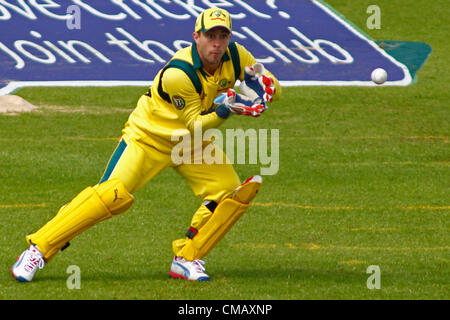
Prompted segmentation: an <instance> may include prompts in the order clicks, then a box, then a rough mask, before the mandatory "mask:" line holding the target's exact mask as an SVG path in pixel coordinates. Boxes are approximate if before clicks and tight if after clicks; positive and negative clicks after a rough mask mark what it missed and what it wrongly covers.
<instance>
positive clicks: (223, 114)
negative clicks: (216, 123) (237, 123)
mask: <svg viewBox="0 0 450 320" xmlns="http://www.w3.org/2000/svg"><path fill="white" fill-rule="evenodd" d="M216 113H217V115H218V116H219V118H222V119H227V118H228V117H229V116H230V114H231V111H230V110H229V109H228V108H227V107H225V105H223V104H221V105H220V106H218V107H217V108H216Z"/></svg>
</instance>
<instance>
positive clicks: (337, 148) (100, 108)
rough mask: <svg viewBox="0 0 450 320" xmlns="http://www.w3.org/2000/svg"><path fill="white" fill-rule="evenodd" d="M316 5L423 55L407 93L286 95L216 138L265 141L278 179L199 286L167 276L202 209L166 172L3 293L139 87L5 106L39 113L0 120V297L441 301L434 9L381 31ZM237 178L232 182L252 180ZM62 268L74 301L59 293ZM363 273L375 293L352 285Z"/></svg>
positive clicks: (401, 11) (443, 270) (443, 232)
mask: <svg viewBox="0 0 450 320" xmlns="http://www.w3.org/2000/svg"><path fill="white" fill-rule="evenodd" d="M327 2H328V3H329V4H330V5H331V6H333V7H334V8H335V9H336V10H338V11H339V12H341V13H342V14H343V15H345V16H346V17H347V18H348V19H349V20H350V21H352V22H353V23H355V24H356V25H357V26H358V27H360V28H361V29H362V30H363V31H364V32H366V33H367V34H369V35H370V36H371V37H372V38H374V39H375V40H404V41H422V42H426V43H428V44H430V45H431V46H432V48H433V53H432V54H431V56H430V57H429V59H428V61H427V62H426V63H425V65H424V66H423V67H422V69H421V70H420V71H419V73H418V79H419V80H418V82H417V83H415V84H414V85H411V86H409V87H400V88H397V87H382V88H362V87H346V88H338V87H302V88H284V91H283V98H282V100H281V101H279V102H276V103H274V104H273V105H272V107H271V108H270V109H269V111H268V112H267V113H265V114H264V115H263V116H262V117H261V118H258V119H249V118H247V117H237V116H235V117H233V118H232V119H231V120H229V121H227V122H226V123H225V125H224V126H222V127H221V128H222V129H226V128H238V127H242V128H255V129H262V128H272V129H279V132H280V168H279V172H278V174H277V175H273V176H266V177H265V180H264V183H263V186H262V189H261V192H260V194H259V195H258V197H257V199H256V201H255V203H254V205H253V206H252V207H251V208H250V209H249V210H248V212H247V213H246V215H245V216H244V217H243V218H242V219H241V220H240V221H239V222H238V223H237V224H236V225H235V227H234V228H233V229H232V230H231V231H230V233H229V234H227V235H226V237H225V238H224V239H223V240H222V241H221V242H220V243H219V244H218V246H217V247H216V248H215V249H214V250H213V251H212V252H211V253H210V254H209V255H208V256H207V257H206V259H205V260H206V261H207V265H206V266H207V272H208V273H209V274H210V276H211V277H212V281H210V282H208V283H188V282H184V281H177V280H172V279H169V278H168V275H167V273H168V270H169V266H170V262H171V259H172V251H171V241H172V240H173V239H177V238H179V237H182V236H183V234H184V232H185V230H186V228H187V226H188V224H189V222H190V218H191V216H192V214H193V212H194V211H195V210H196V209H197V207H198V206H199V205H200V200H199V199H197V198H195V196H194V195H193V193H192V192H191V190H190V188H189V186H188V185H187V183H186V182H185V181H183V180H182V178H181V177H180V176H179V175H177V174H176V173H175V171H174V170H168V171H164V172H163V173H162V174H160V175H159V176H157V177H156V178H154V179H153V180H152V181H151V182H150V183H149V184H148V185H147V186H145V187H144V188H143V189H141V190H139V191H138V192H137V193H136V194H135V196H136V202H135V204H134V206H133V207H132V208H131V209H130V210H129V211H128V212H127V213H125V214H122V215H120V216H117V217H115V218H114V219H110V220H108V221H105V222H102V223H100V224H98V225H96V226H95V227H94V228H92V229H90V230H89V231H87V232H85V233H83V234H82V235H80V236H79V237H77V238H76V239H74V240H73V241H72V245H71V246H70V247H69V248H68V249H67V250H66V251H64V252H62V253H61V254H59V255H58V256H57V257H56V258H55V259H54V260H53V261H52V262H51V263H50V264H48V265H47V266H46V268H45V269H44V270H42V271H40V272H38V274H37V276H36V279H35V281H34V282H32V283H27V284H22V283H18V282H16V281H15V280H14V279H13V278H12V277H11V275H10V271H9V270H10V268H11V265H12V264H13V263H14V261H15V259H16V258H17V256H18V255H19V254H20V253H21V252H22V250H24V249H25V248H26V243H25V241H24V236H25V235H26V234H28V233H31V232H34V231H36V230H37V229H38V228H39V227H40V226H42V225H43V224H44V223H45V222H46V221H48V220H49V219H50V218H52V217H53V216H54V214H55V213H56V212H57V210H58V209H59V207H60V206H61V205H63V204H65V203H66V202H68V201H70V200H71V199H72V198H73V197H74V196H75V195H76V194H77V193H78V192H80V191H81V190H82V189H84V188H85V187H86V186H89V185H94V184H96V183H97V182H98V180H99V178H100V176H101V175H102V173H103V170H104V168H105V165H106V163H107V161H108V159H109V157H110V155H111V153H112V152H113V151H114V149H115V147H116V144H117V137H119V136H120V134H121V129H122V126H123V124H124V123H125V121H126V119H127V117H128V114H129V112H130V111H131V110H132V109H133V107H134V106H135V104H136V101H137V99H138V97H139V96H140V95H141V94H142V93H143V92H144V91H145V88H135V87H117V88H24V89H21V90H20V91H18V92H16V93H15V94H17V95H19V96H22V97H24V98H25V99H27V100H28V101H29V102H31V103H33V104H35V105H38V106H41V108H40V109H39V111H36V112H31V113H24V114H20V115H18V116H5V115H0V146H1V147H0V159H1V161H0V181H1V183H0V219H1V224H0V242H1V247H2V249H1V250H0V299H165V300H166V299H167V300H175V299H219V300H220V299H272V300H278V299H283V300H303V299H449V298H450V244H449V242H450V237H449V228H450V223H449V221H450V220H449V213H450V196H449V194H450V184H449V181H450V180H449V174H450V169H449V165H450V162H449V161H450V148H449V146H450V145H449V136H450V130H449V121H450V116H449V101H450V94H449V76H448V74H449V72H450V70H449V69H450V68H449V65H448V52H449V50H450V45H449V43H448V41H446V39H447V38H448V33H449V27H448V26H449V25H450V23H449V22H450V21H449V11H448V1H446V0H436V1H433V3H432V4H430V2H429V1H425V0H414V1H388V0H378V1H376V4H377V5H379V6H380V8H381V10H382V28H381V29H380V30H367V29H366V27H365V21H366V19H367V14H366V8H367V7H368V6H369V5H370V4H372V2H373V1H366V0H363V1H357V3H356V2H355V1H351V2H350V1H344V0H329V1H327ZM350 3H351V4H350ZM54 106H59V108H56V107H54ZM235 167H236V170H237V172H238V173H239V175H240V177H241V179H245V178H246V177H248V176H250V175H253V174H257V173H259V166H258V165H236V166H235ZM70 265H77V266H79V268H80V270H81V289H79V290H69V289H68V288H67V286H66V280H67V278H68V277H69V274H68V273H66V270H67V268H68V267H69V266H70ZM370 265H377V266H379V268H380V271H381V288H380V289H378V290H377V289H375V290H369V289H368V288H367V286H366V281H367V279H368V277H369V276H370V274H367V273H366V270H367V268H368V267H369V266H370Z"/></svg>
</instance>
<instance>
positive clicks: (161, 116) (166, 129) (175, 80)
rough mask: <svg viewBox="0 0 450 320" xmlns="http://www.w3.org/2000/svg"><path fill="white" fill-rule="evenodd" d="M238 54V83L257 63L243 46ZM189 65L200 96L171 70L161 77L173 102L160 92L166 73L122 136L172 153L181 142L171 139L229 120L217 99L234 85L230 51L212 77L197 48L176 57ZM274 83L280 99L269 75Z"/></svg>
mask: <svg viewBox="0 0 450 320" xmlns="http://www.w3.org/2000/svg"><path fill="white" fill-rule="evenodd" d="M236 48H237V52H238V53H239V61H240V67H241V68H240V69H241V72H240V74H239V79H240V80H243V79H244V72H245V66H251V65H253V64H255V63H256V60H255V58H254V57H253V55H252V54H251V53H250V52H249V51H248V50H247V49H245V47H243V46H242V45H239V44H238V43H236ZM173 59H179V60H183V61H186V62H188V63H190V64H191V65H192V66H193V67H194V69H195V72H196V73H197V75H198V77H199V79H200V82H201V85H202V91H201V94H199V93H197V91H196V88H195V86H194V84H193V83H192V81H191V79H190V78H189V76H188V75H187V74H186V73H185V72H184V71H183V70H180V69H178V68H168V69H166V70H165V71H164V73H163V77H162V83H161V85H162V89H163V91H164V92H165V93H166V94H167V95H168V96H169V97H170V100H171V102H168V101H166V100H164V99H163V98H162V97H161V95H160V93H159V92H158V85H159V84H160V81H161V79H160V77H161V73H162V71H163V69H162V70H161V71H159V73H158V74H157V75H156V77H155V79H154V81H153V85H152V87H151V88H150V90H149V94H148V95H143V96H142V97H141V98H140V99H139V101H138V104H137V106H136V108H135V110H134V111H133V112H132V113H131V115H130V117H129V119H128V121H127V123H126V124H125V128H124V129H123V134H124V136H125V137H128V138H133V139H135V140H138V141H141V142H143V143H145V144H148V145H152V146H155V147H156V148H158V149H159V150H160V151H162V152H168V153H170V152H171V150H172V146H173V145H175V144H176V143H178V142H179V139H178V140H177V139H176V138H172V137H175V136H179V137H181V136H183V135H186V134H188V133H192V132H193V130H194V122H199V121H200V122H201V125H202V129H203V130H207V129H209V128H217V127H218V126H220V125H221V124H222V123H223V122H224V121H225V120H226V119H224V118H221V117H220V116H219V115H218V114H217V113H216V112H215V106H214V103H213V101H214V99H215V98H216V97H217V96H218V95H219V94H220V93H223V92H226V91H227V90H228V89H229V88H233V87H234V85H235V71H234V67H233V61H232V59H231V53H230V49H229V48H228V49H227V52H226V53H225V54H224V56H223V57H222V62H221V64H220V67H219V68H218V69H217V70H216V72H215V73H214V74H213V75H211V74H208V73H207V72H206V71H205V70H204V69H203V68H202V63H201V60H200V57H199V55H198V52H197V48H196V44H195V42H193V44H192V45H191V46H189V47H186V48H184V49H181V50H179V51H178V52H176V53H175V55H174V56H173V58H172V60H173ZM267 73H268V76H270V77H272V78H273V79H274V81H275V86H276V95H275V97H274V100H275V99H277V98H279V96H280V93H281V88H280V85H279V83H278V80H277V79H276V78H275V77H274V76H273V75H272V74H271V73H270V72H268V71H267Z"/></svg>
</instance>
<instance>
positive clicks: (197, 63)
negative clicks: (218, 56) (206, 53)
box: [192, 41, 230, 69]
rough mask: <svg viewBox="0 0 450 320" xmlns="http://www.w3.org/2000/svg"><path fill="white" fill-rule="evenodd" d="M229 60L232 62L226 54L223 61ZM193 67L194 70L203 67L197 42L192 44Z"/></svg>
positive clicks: (226, 53)
mask: <svg viewBox="0 0 450 320" xmlns="http://www.w3.org/2000/svg"><path fill="white" fill-rule="evenodd" d="M228 60H230V56H229V55H228V52H225V54H224V55H223V56H222V61H228ZM192 66H193V67H194V69H199V68H201V67H202V66H203V64H202V61H201V60H200V57H199V55H198V51H197V45H196V44H195V41H193V42H192Z"/></svg>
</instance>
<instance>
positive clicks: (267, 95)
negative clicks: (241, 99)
mask: <svg viewBox="0 0 450 320" xmlns="http://www.w3.org/2000/svg"><path fill="white" fill-rule="evenodd" d="M264 71H265V70H264V66H263V65H262V64H261V63H255V64H254V65H253V66H247V67H245V74H244V81H242V82H241V84H240V86H239V89H240V92H241V93H243V94H244V95H246V96H247V97H249V98H250V99H252V100H255V99H256V98H258V97H259V98H261V99H262V100H263V101H264V102H272V99H273V96H274V95H275V91H276V89H275V86H274V85H273V84H274V83H273V79H272V78H269V77H267V76H266V75H265V74H264V73H265V72H264Z"/></svg>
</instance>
